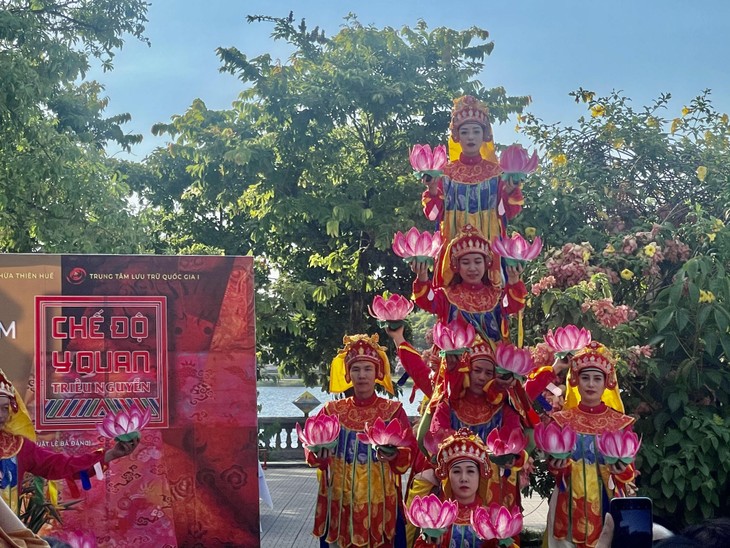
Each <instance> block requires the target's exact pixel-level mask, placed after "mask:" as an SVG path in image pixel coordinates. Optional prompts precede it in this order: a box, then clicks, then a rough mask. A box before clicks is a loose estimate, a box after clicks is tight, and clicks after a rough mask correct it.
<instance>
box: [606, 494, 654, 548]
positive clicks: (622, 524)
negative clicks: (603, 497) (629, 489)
mask: <svg viewBox="0 0 730 548" xmlns="http://www.w3.org/2000/svg"><path fill="white" fill-rule="evenodd" d="M610 512H611V517H612V518H613V522H614V529H613V542H612V543H611V546H612V547H616V548H651V542H652V523H653V518H652V504H651V499H649V498H647V497H616V498H614V499H611V503H610Z"/></svg>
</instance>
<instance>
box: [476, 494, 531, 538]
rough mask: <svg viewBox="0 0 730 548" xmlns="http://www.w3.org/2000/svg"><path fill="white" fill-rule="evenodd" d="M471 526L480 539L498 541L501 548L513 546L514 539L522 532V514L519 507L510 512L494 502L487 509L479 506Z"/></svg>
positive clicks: (514, 507)
mask: <svg viewBox="0 0 730 548" xmlns="http://www.w3.org/2000/svg"><path fill="white" fill-rule="evenodd" d="M471 525H472V527H473V528H474V531H476V534H477V535H478V536H479V538H481V539H484V540H492V539H498V540H499V544H500V546H511V545H512V544H513V542H514V541H513V540H512V539H513V537H517V536H519V534H520V533H521V532H522V512H520V508H519V507H518V506H513V507H512V511H510V510H508V509H507V508H506V507H504V506H501V505H499V504H497V503H496V502H493V503H491V504H490V505H489V506H488V507H487V508H484V507H483V506H479V507H477V508H475V509H474V510H473V511H472V513H471Z"/></svg>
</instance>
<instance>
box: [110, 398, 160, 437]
mask: <svg viewBox="0 0 730 548" xmlns="http://www.w3.org/2000/svg"><path fill="white" fill-rule="evenodd" d="M151 418H152V411H151V410H150V409H149V408H147V409H145V410H144V411H141V410H140V409H139V407H137V406H136V405H135V406H134V407H132V408H131V409H130V410H129V411H127V410H126V409H122V410H121V411H119V412H118V413H108V414H107V415H106V416H105V417H104V420H103V421H102V422H101V424H97V425H96V429H97V431H98V432H99V434H101V435H102V436H104V437H107V438H113V439H114V440H115V441H122V442H127V441H132V440H138V439H139V438H140V431H141V430H142V429H143V428H144V427H145V426H147V423H148V422H150V419H151Z"/></svg>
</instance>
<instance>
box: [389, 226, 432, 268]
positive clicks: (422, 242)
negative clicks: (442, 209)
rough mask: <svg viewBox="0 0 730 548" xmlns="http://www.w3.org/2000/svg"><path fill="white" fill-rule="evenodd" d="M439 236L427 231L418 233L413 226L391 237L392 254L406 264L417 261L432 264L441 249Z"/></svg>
mask: <svg viewBox="0 0 730 548" xmlns="http://www.w3.org/2000/svg"><path fill="white" fill-rule="evenodd" d="M441 243H442V242H441V234H440V233H439V232H436V233H435V234H432V233H430V232H427V231H423V232H419V231H418V229H417V228H416V227H415V226H414V227H412V228H411V229H410V230H409V231H408V232H406V233H405V234H403V233H402V232H400V231H398V232H396V233H395V235H394V236H393V252H394V253H395V254H396V255H398V256H399V257H403V260H404V261H406V262H410V261H413V260H415V261H418V262H427V263H429V264H433V261H434V259H435V258H436V256H437V255H438V253H439V250H440V249H441Z"/></svg>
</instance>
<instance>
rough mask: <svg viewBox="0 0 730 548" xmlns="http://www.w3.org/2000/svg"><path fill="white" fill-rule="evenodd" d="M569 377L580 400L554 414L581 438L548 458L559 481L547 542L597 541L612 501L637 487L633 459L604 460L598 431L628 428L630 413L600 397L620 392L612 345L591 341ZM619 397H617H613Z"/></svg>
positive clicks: (557, 546) (556, 546) (554, 547)
mask: <svg viewBox="0 0 730 548" xmlns="http://www.w3.org/2000/svg"><path fill="white" fill-rule="evenodd" d="M570 362H571V363H570V372H569V374H570V376H569V379H568V382H569V383H570V384H571V385H572V386H573V387H576V386H577V389H578V394H579V395H580V401H579V402H578V403H577V405H574V406H571V405H570V404H569V403H566V405H565V407H564V408H563V410H561V411H558V412H555V413H553V414H552V420H553V421H555V422H556V423H557V424H558V425H559V426H560V427H564V426H566V425H569V426H570V427H571V428H573V430H575V431H576V433H577V444H576V448H575V450H574V451H573V454H572V455H570V456H569V457H568V458H567V459H554V458H548V468H549V470H550V472H551V473H552V474H553V475H554V476H555V480H556V484H557V487H556V489H555V492H554V493H553V495H552V497H551V500H550V511H549V514H548V530H547V532H546V534H547V538H548V546H549V547H550V548H564V547H573V546H578V547H581V548H583V547H594V546H596V543H597V541H598V537H599V535H600V534H601V529H602V526H603V519H604V515H605V514H606V512H608V502H609V500H610V499H611V498H613V497H615V496H626V494H629V493H630V492H631V491H632V489H633V484H632V482H633V479H634V477H635V471H634V466H633V464H631V465H628V466H627V465H624V464H621V463H620V462H619V463H617V464H612V465H609V464H606V461H605V459H604V456H603V455H602V454H601V452H600V451H599V449H598V446H597V443H596V436H597V435H599V434H601V433H603V432H604V431H610V432H615V431H619V430H625V429H629V428H630V427H631V425H632V424H633V422H634V419H633V418H632V417H629V416H627V415H624V414H623V413H622V412H621V411H622V410H623V406H622V405H621V404H620V400H618V402H619V405H621V411H619V410H616V409H613V408H611V407H609V406H607V405H606V404H605V403H603V402H602V401H601V398H602V397H604V393H605V392H612V393H613V394H614V395H615V394H616V393H617V382H616V370H615V362H614V358H613V356H612V355H611V353H610V351H609V350H608V348H606V347H605V346H603V345H602V344H600V343H598V342H596V341H593V342H591V343H590V344H589V345H588V346H586V347H585V348H584V349H583V350H581V351H579V352H578V353H576V355H575V356H573V357H572V358H571V359H570ZM615 400H616V398H615V397H614V398H613V401H615Z"/></svg>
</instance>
